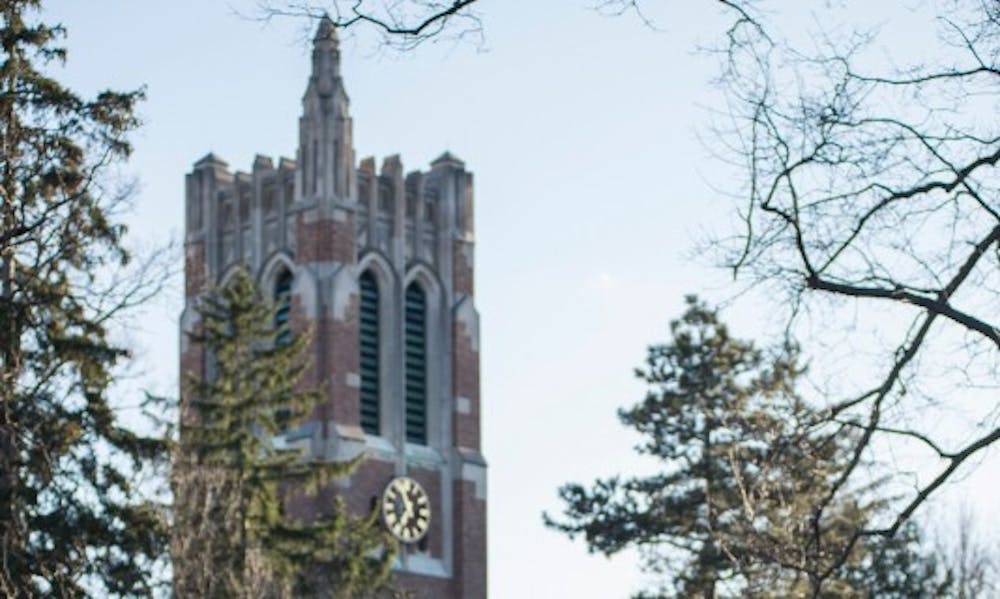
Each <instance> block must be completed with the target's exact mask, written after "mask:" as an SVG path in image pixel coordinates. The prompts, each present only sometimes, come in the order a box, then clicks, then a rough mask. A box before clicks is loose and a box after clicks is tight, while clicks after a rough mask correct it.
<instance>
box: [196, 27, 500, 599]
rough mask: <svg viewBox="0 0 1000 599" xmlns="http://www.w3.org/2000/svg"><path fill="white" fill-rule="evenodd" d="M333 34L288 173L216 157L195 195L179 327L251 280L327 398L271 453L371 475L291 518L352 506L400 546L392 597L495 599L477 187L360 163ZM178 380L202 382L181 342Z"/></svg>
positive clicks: (457, 174) (266, 161)
mask: <svg viewBox="0 0 1000 599" xmlns="http://www.w3.org/2000/svg"><path fill="white" fill-rule="evenodd" d="M349 106H350V101H349V98H348V96H347V92H346V88H345V86H344V81H343V79H342V77H341V73H340V48H339V43H338V40H337V36H336V31H335V28H334V26H333V23H332V22H330V21H329V20H328V19H323V20H322V21H321V22H320V24H319V27H318V29H317V32H316V35H315V38H314V40H313V51H312V72H311V74H310V77H309V81H308V83H307V85H306V91H305V94H304V95H303V98H302V114H301V117H300V118H299V144H298V148H297V150H296V157H295V159H294V160H292V159H288V158H280V159H278V160H277V162H275V161H273V160H272V159H270V158H268V157H265V156H261V155H257V156H256V158H255V159H254V160H253V164H252V167H251V169H250V170H249V171H248V172H243V171H235V172H234V171H231V170H230V168H229V166H228V164H227V163H226V162H224V161H223V160H222V159H220V158H219V157H217V156H215V155H213V154H209V155H207V156H205V157H204V158H202V159H201V160H199V161H197V162H196V163H195V164H194V166H193V169H192V171H191V172H190V173H189V174H188V175H187V177H186V194H185V195H186V234H185V303H186V305H185V309H184V312H183V314H182V317H181V327H182V333H183V332H186V331H190V330H193V328H194V327H196V326H197V312H196V311H195V310H194V309H193V307H192V304H193V303H194V302H195V301H196V300H197V298H198V296H199V295H200V294H202V293H204V292H205V291H206V290H207V289H208V288H209V287H211V286H213V285H218V284H221V283H224V282H225V280H226V278H227V276H228V275H229V273H231V272H233V271H235V269H237V268H238V267H240V266H243V267H244V268H246V269H247V270H249V271H250V272H251V273H255V276H256V277H257V280H258V282H259V285H260V288H261V289H262V290H263V291H264V293H265V294H268V295H269V296H270V297H271V298H272V299H273V301H274V302H275V303H276V304H277V314H278V318H279V319H280V320H282V321H285V322H288V323H290V325H291V328H292V329H293V330H295V331H300V332H301V331H306V330H311V331H312V336H311V339H312V341H311V346H310V347H309V352H308V355H309V358H310V365H309V366H310V367H309V370H308V373H307V376H306V379H307V382H308V383H309V384H310V385H313V386H316V387H319V388H321V389H323V390H324V393H325V394H326V397H325V401H324V402H323V403H322V404H321V405H319V406H318V407H317V408H316V410H315V412H314V414H313V416H312V418H311V419H310V420H309V421H308V422H306V423H304V424H303V425H301V426H299V427H298V428H296V429H294V430H290V431H287V433H286V434H285V435H284V436H283V437H282V438H280V439H278V440H277V442H280V443H286V444H288V445H295V446H300V447H302V448H304V449H306V450H307V451H308V452H310V453H311V454H312V455H314V456H317V457H319V458H322V459H330V460H345V459H350V458H353V457H355V456H357V455H359V454H364V456H365V459H364V461H363V462H362V464H361V466H360V468H359V469H358V470H357V471H356V472H355V473H354V474H353V475H352V476H350V477H349V478H348V479H345V480H342V481H338V482H336V483H335V484H333V485H332V486H331V487H330V488H327V489H323V490H322V491H321V492H320V493H319V494H317V495H315V496H312V497H308V498H302V499H299V500H297V501H296V503H294V504H292V505H290V506H289V509H290V510H293V511H295V512H296V513H299V514H301V515H303V516H309V515H311V514H317V513H323V512H324V511H325V510H326V511H328V510H329V508H330V507H331V506H332V505H333V497H334V496H336V495H340V496H343V497H345V499H346V500H347V503H348V505H349V506H350V509H351V510H352V511H354V512H355V513H356V514H367V513H370V511H371V510H373V509H374V510H378V511H379V512H380V514H381V517H382V519H383V522H384V523H385V525H386V526H387V528H388V529H389V531H390V532H391V533H392V534H394V535H395V536H396V537H397V538H399V539H400V540H401V551H400V555H399V559H398V562H397V564H396V580H397V582H398V585H399V586H400V587H401V588H403V589H406V590H409V591H411V592H412V593H413V596H414V597H418V598H428V599H429V598H434V599H444V598H452V597H453V598H456V599H457V598H464V599H475V598H480V597H485V596H486V463H485V460H484V459H483V456H482V453H481V451H480V449H481V448H480V398H479V316H478V313H477V311H476V307H475V299H474V294H473V272H474V269H473V257H474V247H475V241H474V236H473V181H472V174H471V173H470V172H469V171H468V170H466V167H465V164H464V163H463V162H462V161H461V160H459V159H458V158H456V157H455V156H453V155H451V154H450V153H448V152H445V153H444V154H442V155H441V156H440V157H438V158H437V159H436V160H434V161H433V162H432V163H431V165H430V168H429V169H428V170H426V171H411V172H406V171H405V170H404V168H403V164H402V161H401V160H400V158H399V156H390V157H388V158H385V159H384V160H382V162H381V165H380V166H379V167H378V168H376V162H375V159H374V158H364V159H362V160H361V161H360V162H359V163H356V162H355V157H354V147H353V143H352V127H353V122H352V120H351V117H350V112H349ZM180 361H181V371H182V376H184V374H186V373H193V374H195V375H196V376H205V375H206V374H207V368H208V362H207V360H206V356H204V355H203V354H202V352H201V350H200V348H199V347H197V346H195V345H189V344H188V342H187V339H186V335H183V334H182V336H181V351H180Z"/></svg>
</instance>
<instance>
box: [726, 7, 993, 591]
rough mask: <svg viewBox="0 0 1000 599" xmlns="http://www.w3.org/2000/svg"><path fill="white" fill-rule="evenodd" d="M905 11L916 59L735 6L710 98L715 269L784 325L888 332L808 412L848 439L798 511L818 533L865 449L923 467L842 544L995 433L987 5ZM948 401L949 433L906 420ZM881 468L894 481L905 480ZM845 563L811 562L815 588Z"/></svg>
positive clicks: (898, 517)
mask: <svg viewBox="0 0 1000 599" xmlns="http://www.w3.org/2000/svg"><path fill="white" fill-rule="evenodd" d="M743 8H744V9H745V8H746V7H743ZM919 8H920V9H922V10H930V9H932V8H933V9H939V10H940V11H941V12H939V13H938V14H936V15H934V18H935V21H934V22H935V24H936V25H935V30H936V36H937V37H932V38H929V39H924V40H922V43H921V46H922V48H926V47H927V45H928V44H936V46H935V52H934V53H933V54H932V58H921V59H918V60H915V61H910V62H909V63H908V62H906V60H905V57H897V56H893V57H891V60H890V59H885V58H884V57H883V56H881V55H880V54H879V52H875V51H873V48H874V49H878V48H880V46H878V45H877V44H878V43H880V42H881V40H880V38H879V31H878V30H868V31H860V32H859V31H858V30H856V29H849V30H847V32H846V33H835V31H836V23H834V22H833V21H824V20H822V19H817V22H821V24H820V25H816V26H815V29H816V30H815V31H812V32H810V33H811V35H809V36H808V37H809V39H808V40H806V41H805V42H804V43H801V42H800V43H795V42H793V41H790V40H791V39H792V38H791V37H782V36H780V35H778V34H776V33H775V31H774V30H773V29H771V30H769V29H768V28H767V23H765V22H764V21H763V20H762V19H760V18H759V16H758V15H757V14H756V13H755V15H754V17H751V16H750V15H749V14H748V13H747V12H745V11H744V12H741V13H740V17H739V21H738V22H737V23H736V24H735V25H734V27H733V28H732V29H730V30H729V35H728V38H727V43H726V44H725V46H724V47H723V48H722V49H721V51H720V56H721V57H722V58H723V61H722V64H723V73H722V77H720V82H721V85H722V87H723V89H724V90H725V93H726V97H727V99H728V110H727V114H726V116H725V118H726V119H727V124H726V125H725V126H724V127H722V129H721V130H720V133H721V136H720V138H719V139H720V141H722V142H723V143H724V144H725V149H724V150H723V151H722V152H723V153H725V154H726V155H727V156H728V157H729V158H735V161H736V163H737V164H738V168H739V169H740V171H741V172H742V173H743V174H744V175H745V177H744V180H743V182H742V183H743V186H742V187H741V188H740V189H739V190H738V191H737V192H736V193H737V194H738V197H740V198H741V199H742V209H741V211H740V216H741V222H742V227H741V229H742V230H741V232H740V233H739V234H738V235H737V236H736V237H735V238H734V239H730V240H728V241H729V243H723V247H724V248H726V250H728V252H727V254H726V260H727V264H728V266H729V267H731V268H732V270H733V273H734V275H735V276H736V277H737V278H738V279H739V280H743V281H749V282H751V283H753V284H758V285H762V286H766V287H767V288H768V289H769V290H770V291H771V293H772V295H771V296H770V297H772V298H773V301H775V303H776V304H778V305H777V306H776V309H777V308H780V307H785V308H787V314H788V318H789V320H788V323H789V325H788V326H789V329H788V330H790V331H794V330H796V326H797V325H798V324H800V323H801V321H802V320H803V315H804V314H809V313H815V310H816V309H821V307H822V306H827V307H829V306H831V305H832V306H838V305H839V306H846V307H848V308H849V309H851V310H854V311H855V314H860V315H861V316H860V317H859V318H861V319H864V320H867V321H868V323H869V324H870V325H871V326H872V328H873V329H877V330H879V331H880V339H882V340H887V339H888V340H889V341H888V345H887V347H885V348H883V349H882V350H881V351H880V355H879V356H878V357H877V359H876V360H875V361H873V363H872V365H871V366H872V367H873V368H874V369H875V370H876V371H877V374H876V375H875V377H874V380H873V381H872V382H870V384H865V385H864V386H863V388H858V389H856V390H854V391H851V392H841V393H840V394H839V395H837V396H834V397H833V399H832V400H831V401H830V402H829V404H828V405H827V406H826V408H825V409H824V410H823V411H822V412H821V417H819V418H817V419H816V420H815V422H813V423H811V428H813V429H822V430H825V431H826V434H827V435H828V436H829V437H840V436H842V435H844V434H845V433H847V432H851V433H852V434H854V435H856V439H857V440H856V441H855V442H854V446H853V450H852V452H851V458H850V461H849V463H848V464H847V467H846V468H845V470H844V472H843V474H842V475H841V476H840V477H839V479H838V480H837V481H836V483H835V484H834V485H833V486H832V488H831V489H830V492H829V493H828V494H827V495H826V496H825V497H824V498H823V499H822V500H821V501H819V502H818V504H817V505H815V506H814V510H813V516H812V522H813V525H812V535H811V536H812V539H811V542H813V543H814V544H816V545H818V546H821V545H822V543H823V535H824V530H823V526H822V522H823V521H824V516H825V514H826V513H827V511H828V510H829V509H830V508H831V506H833V505H834V504H835V503H836V501H837V500H838V498H839V497H842V496H845V495H847V494H849V493H852V492H854V490H855V489H857V488H858V486H859V485H860V484H863V481H864V480H865V479H866V477H870V476H872V474H871V472H870V471H869V470H868V469H867V468H865V467H864V466H863V465H864V462H865V461H866V457H874V458H875V459H879V458H880V457H884V455H882V454H880V453H879V452H880V451H881V450H882V449H884V448H886V447H890V446H893V445H896V444H899V443H904V444H907V446H908V447H913V446H919V447H920V448H921V449H922V450H923V451H924V452H925V454H926V455H927V457H928V458H929V459H928V463H930V464H934V465H935V466H936V470H935V471H934V472H933V474H932V475H930V476H929V477H927V478H926V479H925V480H919V482H918V483H916V484H912V483H909V487H910V488H909V489H908V490H907V491H906V492H905V493H904V494H903V498H902V499H901V501H900V503H899V505H898V509H897V510H896V511H894V512H893V515H892V517H891V518H890V519H889V520H887V521H886V522H884V523H881V524H879V525H877V526H874V527H870V528H865V529H861V530H857V531H856V532H855V534H854V541H855V542H861V541H863V539H865V538H867V537H873V536H876V537H877V536H891V535H893V534H894V533H895V532H896V531H897V530H899V528H900V527H901V526H902V525H903V524H904V523H905V522H906V521H907V520H908V519H910V517H911V516H912V515H913V514H914V512H916V510H917V509H918V508H919V507H920V506H921V505H922V504H924V502H926V501H927V500H928V498H929V497H930V496H931V495H932V494H933V493H934V492H935V491H936V490H938V489H939V488H940V487H941V486H942V485H944V484H945V483H946V482H948V481H949V480H951V479H952V478H953V477H954V476H955V474H956V471H958V470H959V468H962V467H963V466H968V465H969V464H970V463H971V462H973V461H974V460H976V459H978V458H979V457H980V456H981V455H982V454H983V453H984V452H985V451H986V450H987V449H988V448H989V447H990V446H991V445H992V444H993V443H995V442H996V441H997V440H998V439H1000V427H998V418H1000V410H998V404H997V402H996V399H995V397H996V396H995V391H996V388H997V382H998V378H997V374H998V364H1000V362H998V358H1000V329H998V322H997V314H998V312H997V308H996V306H997V305H998V304H997V301H998V299H1000V297H998V291H1000V268H998V267H1000V178H998V176H997V175H998V169H997V165H998V162H1000V125H998V123H997V120H996V114H997V113H998V108H1000V105H998V104H1000V3H998V2H996V0H956V1H954V2H949V3H942V5H939V6H934V7H927V6H921V7H919ZM899 11H901V14H902V13H905V12H906V11H907V8H906V7H905V6H903V5H902V4H901V5H900V6H899ZM775 291H776V292H778V293H775ZM904 322H905V323H907V325H906V326H902V327H898V326H894V324H895V323H904ZM893 338H894V340H892V339H893ZM873 353H874V352H873ZM859 370H861V369H859ZM865 378H866V376H865V374H864V373H862V372H858V373H857V375H856V379H857V380H858V381H861V380H865ZM943 380H946V381H949V385H947V386H949V387H950V389H945V388H943V387H946V385H944V384H942V383H941V381H943ZM841 387H844V388H849V385H847V384H844V385H841ZM970 398H971V399H972V400H973V401H970ZM959 404H961V405H962V410H963V413H962V420H963V422H964V423H965V425H964V427H963V428H962V429H961V430H960V431H957V432H956V431H954V430H952V429H951V428H949V429H948V430H942V427H941V426H939V423H938V422H932V421H930V420H931V419H930V418H927V417H924V418H920V417H915V416H914V414H916V413H919V412H921V411H923V410H927V409H930V408H934V407H937V408H941V407H944V408H949V407H950V408H957V406H958V405H959ZM883 463H884V465H886V466H889V467H887V468H884V470H883V472H884V473H885V474H888V475H889V476H890V477H893V478H894V479H895V480H896V481H897V482H899V483H900V484H903V479H904V477H907V478H906V480H908V481H909V480H912V478H911V475H910V473H904V472H899V471H896V470H893V468H892V467H891V466H892V465H891V464H888V463H885V462H883ZM918 478H919V477H918ZM846 559H847V552H843V555H842V559H840V560H835V561H834V562H833V563H832V564H831V565H830V567H829V568H828V569H827V570H826V571H825V572H819V573H817V574H818V578H817V580H818V581H819V586H817V588H816V592H817V593H818V592H819V587H821V586H822V581H823V579H824V578H826V577H828V576H830V575H832V573H833V572H834V571H835V570H836V568H837V567H839V566H840V565H842V564H843V561H844V560H846Z"/></svg>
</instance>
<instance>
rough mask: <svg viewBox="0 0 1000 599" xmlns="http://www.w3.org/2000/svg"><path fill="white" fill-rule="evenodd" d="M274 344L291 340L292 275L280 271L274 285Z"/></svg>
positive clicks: (282, 343) (286, 271)
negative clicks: (275, 331) (275, 330)
mask: <svg viewBox="0 0 1000 599" xmlns="http://www.w3.org/2000/svg"><path fill="white" fill-rule="evenodd" d="M274 307H275V310H274V328H275V329H277V335H276V336H275V343H278V344H280V345H284V344H286V343H289V342H291V340H292V325H291V322H290V321H291V317H292V273H291V272H289V271H288V270H287V269H285V270H282V271H281V273H280V274H279V275H278V278H277V279H276V280H275V283H274Z"/></svg>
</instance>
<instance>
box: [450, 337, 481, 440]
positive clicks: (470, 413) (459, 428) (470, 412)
mask: <svg viewBox="0 0 1000 599" xmlns="http://www.w3.org/2000/svg"><path fill="white" fill-rule="evenodd" d="M452 331H453V335H454V340H453V342H452V343H453V348H454V350H453V351H454V353H453V354H452V355H453V356H454V358H453V359H454V365H453V366H452V369H451V372H452V378H453V379H454V382H453V383H452V385H453V388H454V390H455V396H456V398H458V399H457V400H456V401H457V402H458V409H456V410H455V414H454V417H453V419H452V423H453V426H454V428H455V430H454V433H453V435H454V439H455V446H456V447H468V448H470V449H476V450H478V449H479V447H480V442H479V352H478V351H476V350H475V349H473V348H472V340H471V339H470V335H469V332H468V331H467V330H466V325H465V323H463V322H460V321H456V322H455V323H454V326H453V327H452Z"/></svg>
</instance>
